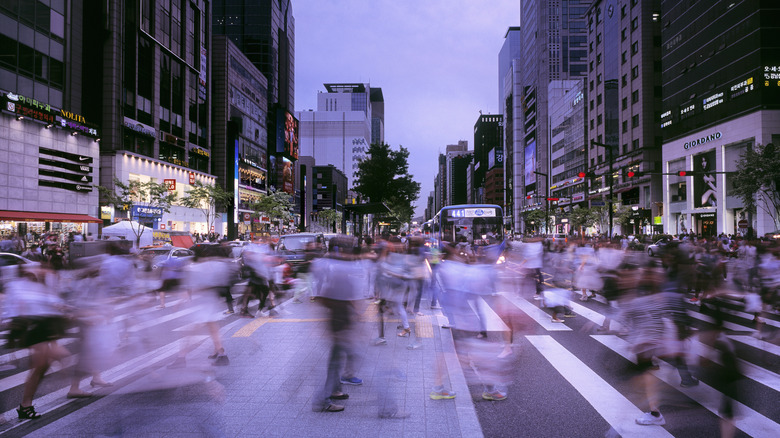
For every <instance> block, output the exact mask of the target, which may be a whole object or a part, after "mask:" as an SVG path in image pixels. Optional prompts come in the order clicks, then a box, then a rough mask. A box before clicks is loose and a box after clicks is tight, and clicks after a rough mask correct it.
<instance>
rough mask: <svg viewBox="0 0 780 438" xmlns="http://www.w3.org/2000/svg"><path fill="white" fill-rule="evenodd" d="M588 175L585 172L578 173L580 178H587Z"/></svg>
mask: <svg viewBox="0 0 780 438" xmlns="http://www.w3.org/2000/svg"><path fill="white" fill-rule="evenodd" d="M586 176H588V174H587V173H585V172H580V173H578V174H577V177H578V178H585V177H586Z"/></svg>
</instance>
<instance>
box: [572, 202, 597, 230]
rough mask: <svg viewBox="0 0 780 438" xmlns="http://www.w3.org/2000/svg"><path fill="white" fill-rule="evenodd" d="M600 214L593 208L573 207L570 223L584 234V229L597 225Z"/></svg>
mask: <svg viewBox="0 0 780 438" xmlns="http://www.w3.org/2000/svg"><path fill="white" fill-rule="evenodd" d="M598 220H599V215H598V214H597V213H596V212H595V211H594V210H593V209H592V208H573V209H572V210H571V211H570V212H569V224H570V225H571V226H572V228H574V229H575V230H577V231H579V233H580V236H582V235H584V233H583V229H584V228H589V227H592V226H594V225H596V222H598Z"/></svg>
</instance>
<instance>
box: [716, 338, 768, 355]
mask: <svg viewBox="0 0 780 438" xmlns="http://www.w3.org/2000/svg"><path fill="white" fill-rule="evenodd" d="M729 339H731V340H734V341H737V342H741V343H743V344H745V345H750V346H751V347H753V348H758V349H760V350H764V351H766V352H767V353H770V354H773V355H775V356H780V347H778V346H777V345H775V344H771V343H769V342H766V341H762V340H761V339H756V338H754V337H752V336H729Z"/></svg>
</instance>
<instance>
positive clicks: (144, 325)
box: [127, 304, 207, 332]
mask: <svg viewBox="0 0 780 438" xmlns="http://www.w3.org/2000/svg"><path fill="white" fill-rule="evenodd" d="M206 306H207V305H206V304H201V305H199V306H193V307H190V308H188V309H184V310H179V311H178V312H174V313H171V314H169V315H163V316H160V317H158V318H154V319H150V320H149V321H144V322H140V323H138V324H136V325H134V326H132V327H130V328H128V329H127V331H128V332H137V331H141V330H144V329H147V328H149V327H154V326H156V325H158V324H162V323H165V322H168V321H172V320H174V319H177V318H181V317H182V316H186V315H189V314H190V313H195V312H198V311H200V310H201V309H203V308H205V307H206Z"/></svg>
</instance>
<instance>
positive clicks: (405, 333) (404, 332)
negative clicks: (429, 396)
mask: <svg viewBox="0 0 780 438" xmlns="http://www.w3.org/2000/svg"><path fill="white" fill-rule="evenodd" d="M411 333H412V329H408V328H407V329H403V330H401V332H400V333H398V336H399V337H402V338H407V337H409V335H410V334H411Z"/></svg>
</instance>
